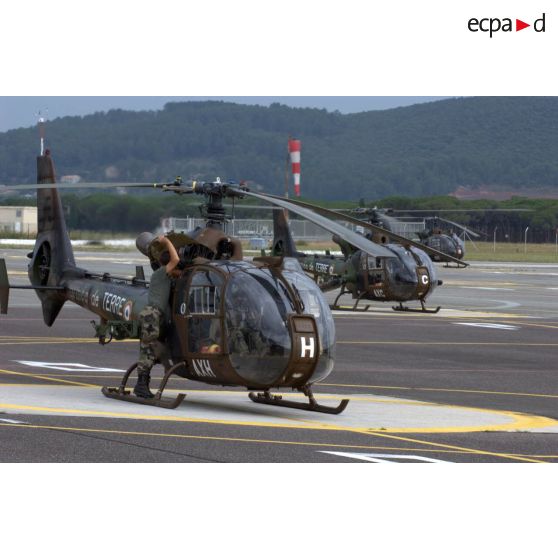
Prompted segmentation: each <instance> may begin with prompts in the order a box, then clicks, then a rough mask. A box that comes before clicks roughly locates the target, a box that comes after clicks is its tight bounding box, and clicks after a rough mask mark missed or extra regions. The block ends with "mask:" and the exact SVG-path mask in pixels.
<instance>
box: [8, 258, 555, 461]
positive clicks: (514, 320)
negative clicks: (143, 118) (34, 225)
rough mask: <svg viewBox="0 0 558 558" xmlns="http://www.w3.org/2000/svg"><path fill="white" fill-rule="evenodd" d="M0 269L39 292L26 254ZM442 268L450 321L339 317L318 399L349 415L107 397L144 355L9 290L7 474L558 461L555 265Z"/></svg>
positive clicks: (185, 385) (377, 311)
mask: <svg viewBox="0 0 558 558" xmlns="http://www.w3.org/2000/svg"><path fill="white" fill-rule="evenodd" d="M0 256H1V257H5V258H6V260H7V266H8V269H9V273H10V280H11V281H12V282H13V283H21V284H27V277H26V265H27V258H26V257H25V254H24V253H23V252H22V251H21V250H0ZM76 260H77V261H78V263H79V264H80V265H82V266H83V267H87V268H88V269H91V270H92V271H109V272H111V273H113V274H118V275H131V274H133V273H134V271H135V268H134V266H135V265H140V264H145V263H146V262H145V259H144V258H143V257H142V256H141V255H139V254H138V255H136V254H135V253H133V252H130V253H110V252H109V253H107V252H99V253H95V252H76ZM146 267H147V266H146ZM438 270H439V274H440V277H441V278H442V279H443V281H444V285H443V286H441V287H439V288H438V289H437V290H436V291H435V292H434V294H433V295H432V297H431V299H429V301H428V304H429V306H432V307H434V306H438V305H440V306H442V310H441V311H440V312H439V313H438V314H417V313H399V312H394V311H392V310H391V306H390V305H388V304H378V303H373V304H372V306H371V308H370V309H369V310H368V311H367V312H357V313H354V312H350V311H348V310H341V311H335V312H334V317H335V324H336V329H337V340H338V343H337V356H336V365H335V369H334V371H333V373H332V374H331V375H330V376H329V377H327V378H326V379H325V381H324V382H323V383H322V384H319V385H318V386H316V389H315V392H316V397H317V399H318V401H319V402H322V403H325V404H329V405H336V404H337V403H338V402H339V401H340V399H344V398H348V399H350V403H349V405H348V407H347V408H346V410H345V411H344V412H343V413H342V414H340V415H326V414H321V413H310V412H306V411H300V410H297V409H288V408H280V407H269V406H263V405H256V404H254V403H253V402H251V401H250V400H249V399H248V397H247V393H246V392H245V391H243V390H241V389H231V388H212V387H209V386H207V385H205V384H202V383H195V382H189V381H186V380H182V379H179V378H177V379H174V380H172V381H171V383H170V384H169V387H170V392H171V394H175V393H179V392H180V393H185V394H186V398H185V400H184V402H183V403H182V404H181V405H180V406H179V407H178V408H177V409H174V410H167V409H160V408H155V407H150V406H142V405H134V404H133V403H127V402H120V401H115V400H112V399H107V398H105V397H103V396H102V394H101V392H100V388H101V386H103V385H117V384H118V382H119V379H120V376H121V374H122V371H123V370H124V369H126V368H127V367H128V366H129V365H130V363H132V362H133V361H134V360H136V358H137V342H134V341H124V342H112V343H111V344H109V345H107V346H105V347H101V346H99V345H98V343H97V342H96V340H95V339H94V338H93V329H92V327H91V325H90V321H91V320H92V319H95V316H93V315H92V314H90V313H88V312H86V311H85V310H83V309H81V308H79V307H77V306H74V305H72V304H70V303H68V304H67V305H66V306H65V307H64V309H63V311H62V312H61V314H60V317H59V318H58V320H57V321H56V322H55V324H54V326H53V327H52V328H48V327H46V326H45V325H44V323H43V321H42V314H41V311H40V306H39V303H38V299H37V297H36V295H35V294H34V292H32V291H12V296H11V299H10V312H9V314H8V316H1V317H0V346H1V347H2V348H1V349H0V447H1V448H2V449H1V451H0V461H4V462H21V461H23V462H65V461H72V462H75V461H86V462H159V461H164V462H175V461H181V462H253V463H258V462H297V463H302V462H359V461H361V462H362V461H365V462H386V461H387V462H395V463H408V462H439V461H444V462H447V461H451V462H549V461H551V462H552V461H558V378H557V375H556V370H555V368H556V366H555V362H556V352H557V348H558V341H557V340H556V335H555V334H556V331H555V330H556V329H558V303H557V302H556V295H557V293H556V292H555V291H557V290H558V280H557V278H558V263H557V264H556V265H553V264H541V265H534V264H514V263H502V264H500V263H478V264H473V265H472V266H471V267H470V268H467V269H455V268H444V267H443V266H441V265H438ZM335 295H336V293H328V295H327V296H328V298H329V299H330V300H331V301H333V299H334V297H335ZM342 303H343V304H344V305H347V307H350V305H352V302H351V300H350V298H349V297H347V298H346V299H345V300H343V301H342ZM160 376H161V374H160V372H157V373H156V374H155V378H156V379H157V378H160ZM156 384H157V382H156V381H155V385H156ZM282 395H283V396H284V397H285V398H290V399H293V400H300V396H299V395H298V394H295V393H290V392H283V393H282Z"/></svg>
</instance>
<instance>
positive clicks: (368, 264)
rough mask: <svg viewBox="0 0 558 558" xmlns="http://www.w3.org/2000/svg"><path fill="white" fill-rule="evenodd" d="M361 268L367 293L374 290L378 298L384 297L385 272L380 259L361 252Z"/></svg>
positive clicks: (363, 285)
mask: <svg viewBox="0 0 558 558" xmlns="http://www.w3.org/2000/svg"><path fill="white" fill-rule="evenodd" d="M360 267H361V275H362V282H363V284H362V289H363V290H365V291H368V290H370V289H374V294H375V295H376V296H377V297H378V298H381V297H383V296H384V293H383V287H382V283H383V281H382V279H383V270H382V264H381V261H380V259H379V258H375V257H374V256H370V255H368V254H366V253H365V252H361V256H360Z"/></svg>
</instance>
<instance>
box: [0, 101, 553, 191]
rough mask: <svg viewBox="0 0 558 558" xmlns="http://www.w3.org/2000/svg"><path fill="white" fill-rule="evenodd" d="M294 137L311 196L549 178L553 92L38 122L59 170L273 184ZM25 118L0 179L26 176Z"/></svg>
mask: <svg viewBox="0 0 558 558" xmlns="http://www.w3.org/2000/svg"><path fill="white" fill-rule="evenodd" d="M289 135H291V136H293V137H297V138H300V139H301V140H302V193H303V195H304V196H305V197H310V198H314V199H351V200H358V199H360V198H366V199H378V198H380V197H383V196H390V195H403V196H415V197H417V196H427V195H433V194H447V193H449V192H452V191H454V190H455V189H456V188H457V187H459V186H481V185H483V186H487V185H488V186H491V187H494V189H514V188H537V187H555V188H557V189H558V97H554V98H545V97H477V98H462V99H450V100H444V101H437V102H433V103H424V104H418V105H413V106H410V107H404V108H397V109H391V110H383V111H371V112H364V113H359V114H349V115H342V114H340V113H337V112H335V113H331V112H327V111H325V110H317V109H295V108H289V107H287V106H284V105H279V104H274V105H271V106H270V107H261V106H248V105H238V104H233V103H228V102H215V101H211V102H184V103H169V104H167V105H166V106H165V108H164V109H163V110H161V111H143V112H132V111H123V110H113V111H109V112H108V113H96V114H93V115H91V116H86V117H65V118H58V119H55V120H53V121H51V122H48V123H47V145H48V146H49V147H50V148H51V149H52V152H53V156H54V158H55V161H56V166H57V171H58V174H59V175H67V174H71V175H74V174H77V175H80V176H81V177H82V180H87V181H92V180H118V181H131V180H134V181H135V180H141V181H144V180H148V181H152V180H153V181H162V180H168V179H172V178H173V177H174V176H176V175H178V174H180V175H182V176H183V177H185V178H189V177H191V176H198V177H200V178H204V179H211V178H214V177H215V176H220V177H221V178H223V179H235V180H248V181H250V182H251V183H252V184H254V183H255V184H259V185H262V186H263V187H264V188H265V190H266V191H268V192H272V193H282V192H283V191H284V183H285V159H286V146H287V137H288V136H289ZM38 143H39V141H38V134H37V130H36V128H26V129H18V130H11V131H8V132H5V133H2V134H0V183H12V184H13V183H19V182H34V180H35V156H36V155H37V151H38Z"/></svg>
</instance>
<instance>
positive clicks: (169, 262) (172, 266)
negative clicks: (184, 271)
mask: <svg viewBox="0 0 558 558" xmlns="http://www.w3.org/2000/svg"><path fill="white" fill-rule="evenodd" d="M157 240H158V241H159V242H160V243H161V244H162V245H163V246H164V247H165V250H164V251H163V252H162V254H161V255H160V256H159V264H160V267H159V269H157V270H156V271H154V272H153V275H151V281H150V283H149V298H148V303H147V306H146V307H145V308H144V309H143V310H142V311H141V312H140V315H139V320H140V325H141V338H140V355H139V361H138V381H137V383H136V386H135V387H134V395H136V396H138V397H144V398H151V397H153V394H152V393H151V391H150V390H149V380H150V374H151V369H152V368H153V365H154V364H155V360H156V356H155V346H156V344H157V342H158V339H159V335H160V332H161V325H162V323H163V321H164V317H165V315H166V314H167V307H168V306H169V298H170V292H171V280H172V276H176V275H178V274H179V273H180V272H179V271H178V270H177V269H176V266H177V265H178V262H179V261H180V258H179V257H178V254H177V253H176V250H175V248H174V246H173V245H172V243H171V241H170V240H169V239H168V238H166V237H165V236H159V237H158V238H157Z"/></svg>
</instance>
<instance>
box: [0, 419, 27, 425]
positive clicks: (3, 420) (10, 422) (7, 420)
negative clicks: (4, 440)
mask: <svg viewBox="0 0 558 558" xmlns="http://www.w3.org/2000/svg"><path fill="white" fill-rule="evenodd" d="M0 422H7V423H8V424H29V423H28V422H23V421H22V420H13V419H3V418H0Z"/></svg>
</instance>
